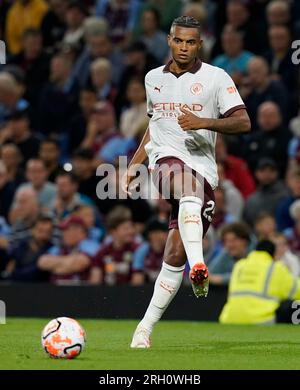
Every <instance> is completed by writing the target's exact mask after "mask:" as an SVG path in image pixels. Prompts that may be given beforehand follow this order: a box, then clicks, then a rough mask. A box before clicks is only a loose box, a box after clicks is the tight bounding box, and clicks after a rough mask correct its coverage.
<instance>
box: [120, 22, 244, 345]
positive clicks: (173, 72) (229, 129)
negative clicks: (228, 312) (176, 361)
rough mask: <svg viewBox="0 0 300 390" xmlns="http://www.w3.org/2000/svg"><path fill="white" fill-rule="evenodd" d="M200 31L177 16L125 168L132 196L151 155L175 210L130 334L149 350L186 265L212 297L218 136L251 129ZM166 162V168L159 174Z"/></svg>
mask: <svg viewBox="0 0 300 390" xmlns="http://www.w3.org/2000/svg"><path fill="white" fill-rule="evenodd" d="M200 27H201V26H200V24H199V22H198V21H197V20H195V19H194V18H192V17H187V16H181V17H179V18H177V19H175V20H174V21H173V23H172V26H171V30H170V34H169V36H168V44H169V46H170V48H171V52H172V59H171V61H170V62H169V63H168V64H167V65H165V66H161V67H158V68H156V69H153V70H151V71H150V72H149V73H148V74H147V75H146V77H145V86H146V93H147V106H148V115H149V116H150V118H151V119H150V122H149V127H148V129H147V131H146V133H145V135H144V137H143V139H142V141H141V144H140V146H139V148H138V149H137V151H136V153H135V155H134V156H133V158H132V160H131V162H130V164H129V166H128V169H127V172H126V176H125V178H126V182H125V183H124V187H125V190H126V191H127V192H129V193H130V183H131V181H132V180H133V178H134V177H135V174H134V172H135V168H134V165H135V164H142V163H143V162H144V161H145V160H146V158H147V154H148V157H149V168H150V170H151V171H152V172H151V173H152V180H153V181H154V184H155V185H156V186H157V188H158V189H159V191H160V192H161V193H163V190H162V188H164V185H165V182H166V180H169V181H170V195H171V196H170V199H169V202H170V203H171V204H172V212H171V219H170V224H169V229H170V230H169V235H168V239H167V242H166V246H165V252H164V257H163V263H162V269H161V272H160V274H159V276H158V278H157V280H156V283H155V287H154V293H153V297H152V299H151V302H150V304H149V307H148V309H147V311H146V313H145V316H144V318H143V319H142V321H141V322H140V323H139V324H138V326H137V328H136V330H135V333H134V335H133V339H132V343H131V347H132V348H149V347H150V335H151V332H152V330H153V327H154V325H155V324H156V323H157V322H158V321H159V319H160V318H161V316H162V315H163V313H164V312H165V310H166V309H167V307H168V305H169V304H170V302H171V301H172V299H173V298H174V296H175V294H176V293H177V291H178V289H179V287H180V285H181V282H182V277H183V271H184V268H185V263H186V260H188V262H189V265H190V280H191V283H192V287H193V290H194V293H195V295H196V296H197V297H199V296H206V295H207V293H208V280H209V279H208V269H207V266H206V265H205V263H204V259H203V249H202V237H203V236H204V234H205V233H206V231H207V229H208V227H209V224H210V222H211V219H212V215H213V211H214V206H215V203H214V195H213V189H215V188H216V186H217V183H218V177H217V166H216V162H215V151H214V149H215V142H216V136H217V133H218V132H219V133H225V134H236V133H243V132H248V131H250V120H249V117H248V114H247V112H246V109H245V105H244V103H243V101H242V99H241V97H240V95H239V93H238V91H237V88H236V86H235V85H234V82H233V81H232V79H231V78H230V77H229V76H228V74H227V73H225V72H224V71H223V70H221V69H220V68H218V67H214V66H211V65H209V64H206V63H204V62H202V61H200V59H199V58H198V52H199V49H200V48H201V46H202V39H201V32H200ZM162 165H164V166H167V167H169V171H167V172H166V171H163V174H161V173H160V170H159V168H160V167H161V166H162ZM183 172H184V176H183V175H182V174H183ZM182 177H184V181H183V180H182ZM185 183H189V185H186V184H185Z"/></svg>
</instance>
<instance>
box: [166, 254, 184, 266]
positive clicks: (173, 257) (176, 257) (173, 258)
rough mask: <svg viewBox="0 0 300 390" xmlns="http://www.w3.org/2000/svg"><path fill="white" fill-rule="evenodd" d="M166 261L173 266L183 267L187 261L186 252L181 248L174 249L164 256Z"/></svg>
mask: <svg viewBox="0 0 300 390" xmlns="http://www.w3.org/2000/svg"><path fill="white" fill-rule="evenodd" d="M164 262H165V263H167V264H169V265H172V266H173V267H182V266H183V265H184V264H185V262H186V259H185V254H183V253H182V252H181V251H179V250H173V251H171V252H169V253H168V254H165V256H164Z"/></svg>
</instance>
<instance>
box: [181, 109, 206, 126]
mask: <svg viewBox="0 0 300 390" xmlns="http://www.w3.org/2000/svg"><path fill="white" fill-rule="evenodd" d="M180 111H181V112H182V115H179V117H178V124H179V126H180V127H181V128H182V130H184V131H188V130H198V129H201V128H203V126H202V125H201V118H199V117H198V116H197V115H195V114H193V113H192V112H191V111H189V110H186V109H185V108H182V107H180Z"/></svg>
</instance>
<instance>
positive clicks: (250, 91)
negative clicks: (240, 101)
mask: <svg viewBox="0 0 300 390" xmlns="http://www.w3.org/2000/svg"><path fill="white" fill-rule="evenodd" d="M248 75H249V77H248V78H247V79H246V80H245V81H244V85H243V87H242V89H241V94H242V96H243V98H244V102H245V104H246V107H247V111H248V114H249V116H250V119H251V122H252V128H253V129H254V130H255V129H256V128H257V122H256V117H257V110H258V107H259V106H260V105H261V104H262V103H264V102H265V101H272V102H274V103H276V104H277V105H278V106H279V107H280V111H281V115H282V117H283V119H284V123H285V122H286V120H287V118H288V106H289V99H288V93H287V89H286V87H285V85H284V84H283V83H282V81H280V80H272V78H271V77H270V69H269V65H268V63H267V61H266V60H265V59H264V58H262V57H254V58H252V59H251V60H250V61H249V65H248Z"/></svg>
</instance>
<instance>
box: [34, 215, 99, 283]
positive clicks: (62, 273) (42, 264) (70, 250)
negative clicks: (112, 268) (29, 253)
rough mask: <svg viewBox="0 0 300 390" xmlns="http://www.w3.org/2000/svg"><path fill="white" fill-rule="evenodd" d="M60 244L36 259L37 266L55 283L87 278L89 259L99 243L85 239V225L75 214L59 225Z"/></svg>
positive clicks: (78, 280)
mask: <svg viewBox="0 0 300 390" xmlns="http://www.w3.org/2000/svg"><path fill="white" fill-rule="evenodd" d="M60 228H61V230H62V236H63V237H62V245H61V246H59V247H52V248H50V250H49V251H48V254H45V255H43V256H41V257H40V258H39V259H38V268H39V269H40V270H42V271H47V272H50V273H51V277H50V280H51V281H52V282H56V283H59V282H60V283H62V282H65V283H66V282H73V283H74V282H80V281H86V280H87V279H88V274H89V269H90V265H91V259H92V257H93V256H94V255H95V254H96V252H97V250H98V249H99V245H97V244H95V242H93V241H91V240H88V239H87V227H86V226H85V224H84V222H83V220H82V219H81V218H79V217H77V216H70V217H69V218H67V219H66V220H65V221H63V222H62V223H61V225H60Z"/></svg>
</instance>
